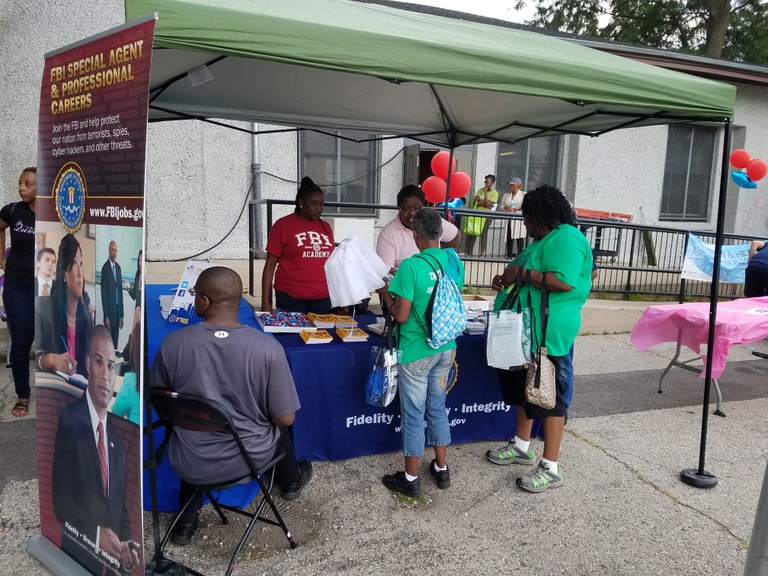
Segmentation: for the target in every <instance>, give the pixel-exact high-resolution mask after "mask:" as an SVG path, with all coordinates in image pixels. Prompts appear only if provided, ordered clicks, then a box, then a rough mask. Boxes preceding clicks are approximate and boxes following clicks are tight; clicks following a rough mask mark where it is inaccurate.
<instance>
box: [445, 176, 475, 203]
mask: <svg viewBox="0 0 768 576" xmlns="http://www.w3.org/2000/svg"><path fill="white" fill-rule="evenodd" d="M470 188H472V178H470V177H469V174H467V173H466V172H454V173H453V174H451V184H450V188H449V189H448V194H449V195H450V197H451V198H463V197H464V196H466V195H467V193H468V192H469V190H470Z"/></svg>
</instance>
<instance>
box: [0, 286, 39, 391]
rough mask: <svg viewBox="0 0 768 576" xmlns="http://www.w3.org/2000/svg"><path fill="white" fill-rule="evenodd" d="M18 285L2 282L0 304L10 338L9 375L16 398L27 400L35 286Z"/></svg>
mask: <svg viewBox="0 0 768 576" xmlns="http://www.w3.org/2000/svg"><path fill="white" fill-rule="evenodd" d="M27 284H28V286H24V283H22V286H19V285H18V284H17V283H15V282H8V281H6V282H5V286H4V287H3V304H4V305H5V313H6V315H7V316H8V335H9V337H10V338H11V357H10V358H9V360H10V363H11V373H12V374H13V384H14V385H15V387H16V396H17V397H19V398H29V395H30V387H29V351H30V350H31V349H32V344H34V342H35V285H34V284H33V283H31V282H29V283H27Z"/></svg>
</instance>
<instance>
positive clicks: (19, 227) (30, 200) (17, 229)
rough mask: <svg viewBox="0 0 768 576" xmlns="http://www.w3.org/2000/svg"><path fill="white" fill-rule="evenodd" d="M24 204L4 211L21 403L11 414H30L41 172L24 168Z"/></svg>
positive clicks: (7, 291)
mask: <svg viewBox="0 0 768 576" xmlns="http://www.w3.org/2000/svg"><path fill="white" fill-rule="evenodd" d="M19 196H20V197H21V202H14V203H11V204H7V205H6V206H3V208H2V210H0V268H2V269H3V270H5V281H4V286H3V304H4V306H5V313H6V315H7V316H8V332H9V335H10V338H11V342H12V345H11V357H10V362H11V372H12V373H13V383H14V385H15V387H16V396H17V401H16V404H15V405H14V407H13V409H12V410H11V413H12V414H13V415H14V416H26V415H27V413H28V412H29V395H30V386H29V351H30V350H31V348H32V342H34V339H35V200H36V199H37V169H36V168H34V167H30V168H24V170H23V171H22V173H21V176H19ZM6 228H10V230H11V248H10V250H9V252H8V259H7V260H6V257H5V229H6Z"/></svg>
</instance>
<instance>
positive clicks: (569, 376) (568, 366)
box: [560, 344, 575, 413]
mask: <svg viewBox="0 0 768 576" xmlns="http://www.w3.org/2000/svg"><path fill="white" fill-rule="evenodd" d="M574 347H575V344H571V349H570V350H569V351H568V354H566V355H565V356H563V359H562V361H561V362H560V380H562V382H563V406H565V412H566V413H568V408H570V407H571V399H572V398H573V352H574Z"/></svg>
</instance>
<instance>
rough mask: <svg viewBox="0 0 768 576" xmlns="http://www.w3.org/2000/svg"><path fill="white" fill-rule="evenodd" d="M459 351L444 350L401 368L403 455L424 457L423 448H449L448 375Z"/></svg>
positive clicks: (402, 365)
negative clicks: (426, 446)
mask: <svg viewBox="0 0 768 576" xmlns="http://www.w3.org/2000/svg"><path fill="white" fill-rule="evenodd" d="M455 355H456V350H455V349H454V350H444V351H442V352H438V353H437V354H432V355H430V356H427V357H426V358H422V359H421V360H416V361H414V362H408V363H407V364H401V365H400V371H399V380H400V384H399V390H400V413H401V419H402V432H403V454H404V455H405V456H422V455H423V454H424V446H425V445H430V446H447V445H448V444H450V443H451V428H450V426H449V425H448V414H447V413H446V411H445V395H446V386H447V381H448V372H449V370H450V369H451V365H452V364H453V359H454V357H455Z"/></svg>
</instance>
